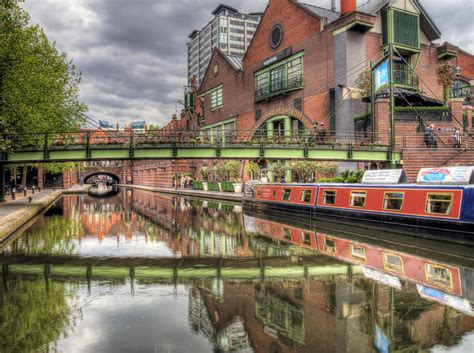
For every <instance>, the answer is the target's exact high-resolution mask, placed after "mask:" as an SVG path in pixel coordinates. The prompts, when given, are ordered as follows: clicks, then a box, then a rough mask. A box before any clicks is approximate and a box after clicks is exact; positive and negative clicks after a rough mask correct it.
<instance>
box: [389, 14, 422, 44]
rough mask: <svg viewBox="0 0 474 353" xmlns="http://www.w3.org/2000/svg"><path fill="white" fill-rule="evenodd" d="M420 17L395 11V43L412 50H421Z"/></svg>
mask: <svg viewBox="0 0 474 353" xmlns="http://www.w3.org/2000/svg"><path fill="white" fill-rule="evenodd" d="M418 18H419V17H418V15H416V14H410V13H407V12H402V11H397V10H393V22H394V24H393V25H394V26H393V36H394V40H395V43H397V44H401V45H406V46H409V47H412V48H419V47H420V43H419V35H418V33H419V31H420V26H419V24H418Z"/></svg>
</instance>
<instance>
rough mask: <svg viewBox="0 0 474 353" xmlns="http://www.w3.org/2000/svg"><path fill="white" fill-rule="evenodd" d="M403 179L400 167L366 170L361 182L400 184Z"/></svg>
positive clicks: (404, 178)
mask: <svg viewBox="0 0 474 353" xmlns="http://www.w3.org/2000/svg"><path fill="white" fill-rule="evenodd" d="M405 181H406V176H405V173H404V172H403V170H402V169H384V170H367V171H366V172H365V173H364V177H363V178H362V183H363V184H400V183H403V182H405Z"/></svg>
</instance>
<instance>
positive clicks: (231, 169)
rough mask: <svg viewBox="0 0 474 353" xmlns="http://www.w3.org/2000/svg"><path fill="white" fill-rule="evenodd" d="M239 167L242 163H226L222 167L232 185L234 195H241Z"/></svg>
mask: <svg viewBox="0 0 474 353" xmlns="http://www.w3.org/2000/svg"><path fill="white" fill-rule="evenodd" d="M241 167H242V163H241V162H239V161H228V162H227V163H225V165H224V170H225V171H226V174H227V175H228V177H229V179H230V180H231V181H232V183H233V186H234V192H235V193H242V186H243V184H242V179H241V177H240V172H241Z"/></svg>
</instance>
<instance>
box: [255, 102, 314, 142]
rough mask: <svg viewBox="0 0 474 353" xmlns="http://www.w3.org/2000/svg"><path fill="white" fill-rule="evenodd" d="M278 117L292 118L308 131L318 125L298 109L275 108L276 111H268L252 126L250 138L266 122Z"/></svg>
mask: <svg viewBox="0 0 474 353" xmlns="http://www.w3.org/2000/svg"><path fill="white" fill-rule="evenodd" d="M278 115H287V116H290V117H292V118H295V119H297V120H299V121H301V122H302V123H303V125H304V126H305V127H306V128H307V129H308V130H315V129H316V126H317V124H318V123H317V122H315V121H312V120H311V119H310V118H308V117H307V116H306V115H305V114H303V113H302V112H301V111H299V110H298V109H295V108H277V109H273V110H270V111H269V112H267V113H266V114H264V115H263V116H262V117H261V118H260V120H259V121H258V122H257V123H256V124H255V125H254V127H253V129H252V132H251V135H250V136H255V133H256V132H257V131H258V129H260V128H261V127H262V126H263V125H264V124H265V123H266V122H267V120H270V119H271V118H273V117H275V116H278Z"/></svg>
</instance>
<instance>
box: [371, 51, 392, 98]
mask: <svg viewBox="0 0 474 353" xmlns="http://www.w3.org/2000/svg"><path fill="white" fill-rule="evenodd" d="M388 66H389V65H388V59H385V61H383V62H382V63H380V65H379V66H377V67H376V68H375V69H374V89H375V92H377V91H378V90H379V89H380V88H382V87H383V86H385V85H387V84H388V83H389V82H390V81H389V80H390V75H389V67H388Z"/></svg>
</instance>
